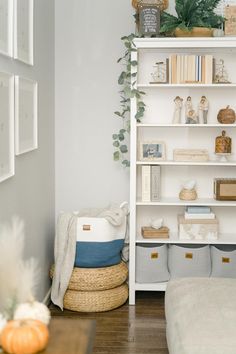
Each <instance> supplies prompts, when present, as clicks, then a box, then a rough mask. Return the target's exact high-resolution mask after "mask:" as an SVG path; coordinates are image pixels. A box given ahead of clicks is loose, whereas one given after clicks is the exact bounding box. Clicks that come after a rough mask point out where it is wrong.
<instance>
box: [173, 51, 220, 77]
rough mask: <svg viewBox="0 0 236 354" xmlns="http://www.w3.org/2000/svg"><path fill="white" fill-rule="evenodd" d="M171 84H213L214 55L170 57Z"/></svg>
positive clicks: (175, 55) (174, 55)
mask: <svg viewBox="0 0 236 354" xmlns="http://www.w3.org/2000/svg"><path fill="white" fill-rule="evenodd" d="M168 62H169V80H170V84H186V83H198V84H212V82H213V67H214V65H213V64H214V58H213V56H212V55H208V54H207V55H194V54H191V55H177V54H172V55H170V57H169V60H168Z"/></svg>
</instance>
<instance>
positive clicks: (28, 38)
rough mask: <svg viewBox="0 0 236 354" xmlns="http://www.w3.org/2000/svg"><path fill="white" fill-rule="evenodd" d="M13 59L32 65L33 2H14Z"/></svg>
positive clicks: (19, 0) (22, 0)
mask: <svg viewBox="0 0 236 354" xmlns="http://www.w3.org/2000/svg"><path fill="white" fill-rule="evenodd" d="M14 58H15V59H18V60H20V61H22V62H24V63H26V64H29V65H34V0H14Z"/></svg>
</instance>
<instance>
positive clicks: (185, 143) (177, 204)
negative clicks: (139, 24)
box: [129, 37, 236, 305]
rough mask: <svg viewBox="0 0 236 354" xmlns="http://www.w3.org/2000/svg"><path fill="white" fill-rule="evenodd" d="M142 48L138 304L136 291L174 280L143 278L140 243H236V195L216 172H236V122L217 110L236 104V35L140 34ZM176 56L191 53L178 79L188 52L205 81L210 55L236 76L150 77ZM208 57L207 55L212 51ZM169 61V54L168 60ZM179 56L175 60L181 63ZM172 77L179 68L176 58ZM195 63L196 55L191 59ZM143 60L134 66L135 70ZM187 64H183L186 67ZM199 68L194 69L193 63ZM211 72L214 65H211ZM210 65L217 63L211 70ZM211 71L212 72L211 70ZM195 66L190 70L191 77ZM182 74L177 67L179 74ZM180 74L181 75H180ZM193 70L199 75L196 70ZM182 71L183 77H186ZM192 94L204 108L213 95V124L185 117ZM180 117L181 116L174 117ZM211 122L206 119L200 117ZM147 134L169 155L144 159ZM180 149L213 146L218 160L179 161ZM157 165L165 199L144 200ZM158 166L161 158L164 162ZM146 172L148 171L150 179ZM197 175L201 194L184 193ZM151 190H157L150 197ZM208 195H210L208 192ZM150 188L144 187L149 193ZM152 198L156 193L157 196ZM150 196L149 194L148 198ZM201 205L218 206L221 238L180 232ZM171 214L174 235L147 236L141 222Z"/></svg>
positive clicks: (136, 179) (136, 158) (134, 160)
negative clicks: (222, 154) (219, 192)
mask: <svg viewBox="0 0 236 354" xmlns="http://www.w3.org/2000/svg"><path fill="white" fill-rule="evenodd" d="M134 42H135V46H136V49H137V51H134V52H132V55H131V56H132V58H131V60H135V61H137V62H138V76H137V83H136V82H135V80H136V78H134V79H133V81H134V82H133V87H134V88H138V89H140V90H142V91H144V92H145V93H146V95H145V96H144V97H143V100H144V102H145V104H146V109H145V114H144V117H143V122H141V123H137V121H136V119H135V115H136V112H137V98H136V97H134V98H131V112H130V114H131V120H130V122H131V130H130V138H131V139H130V140H131V141H130V241H129V244H130V248H129V249H130V257H129V303H130V305H134V304H135V293H136V291H140V290H142V291H165V289H166V285H167V282H162V283H143V284H141V283H138V282H137V281H136V266H137V264H139V265H140V263H137V262H139V260H138V259H137V258H136V246H140V244H147V245H149V246H150V244H154V245H155V244H156V245H159V244H168V245H171V244H189V245H193V244H198V245H199V244H201V245H204V244H205V245H221V247H224V245H231V246H232V245H236V231H235V232H234V230H236V218H235V211H236V209H235V208H236V201H218V200H215V199H214V198H213V181H214V178H235V176H236V129H234V128H236V124H219V123H218V122H217V114H218V112H219V110H220V109H222V108H225V107H226V106H228V105H230V107H231V108H232V109H234V110H235V111H236V98H235V97H236V71H235V62H236V37H222V38H137V39H135V41H134ZM173 56H178V58H179V57H181V56H182V57H183V56H184V60H182V59H180V60H179V61H178V62H180V65H179V66H176V68H177V67H178V69H179V68H181V69H180V70H178V80H173V82H183V81H184V80H186V79H185V77H186V76H185V73H183V70H182V69H183V68H185V66H184V65H185V64H184V63H185V58H186V57H187V58H188V57H190V56H195V59H196V61H195V65H196V66H195V74H196V76H195V78H196V79H197V78H198V79H199V81H202V82H211V80H208V77H207V80H206V79H205V76H203V74H202V76H201V75H200V74H201V73H203V71H200V70H203V69H202V68H203V66H201V65H200V64H199V63H201V64H202V63H204V60H205V59H206V57H207V56H208V58H209V57H212V60H213V57H214V59H215V63H216V62H217V60H220V59H223V60H224V63H225V68H226V69H227V73H228V77H229V80H230V81H232V83H223V84H217V83H212V84H202V83H185V84H168V83H167V84H164V83H163V84H162V83H160V84H150V82H151V81H152V75H151V74H152V73H153V72H154V71H153V69H154V68H153V67H154V66H155V63H157V62H162V61H163V62H165V60H166V59H169V63H170V59H171V58H173ZM204 56H205V58H204V60H202V57H204ZM167 63H168V60H167ZM173 63H174V62H172V64H173ZM169 68H170V71H169V77H170V74H172V73H173V72H175V71H173V70H172V68H174V69H175V67H174V66H169ZM186 68H187V69H189V63H188V64H187V65H186ZM135 70H136V68H134V67H132V73H134V72H135ZM181 70H182V71H181ZM190 72H191V70H190ZM204 73H205V74H206V72H205V71H204ZM208 73H209V70H208ZM208 73H207V74H208ZM188 74H189V72H188V73H187V79H188V81H191V82H192V81H194V80H190V79H189V75H188ZM174 76H175V75H174ZM176 76H177V75H176ZM190 76H191V75H190ZM179 77H180V79H179ZM176 96H180V97H181V98H182V99H183V107H182V111H181V119H180V120H179V121H180V122H181V124H171V122H172V120H173V116H174V109H175V102H174V100H175V98H176ZM188 96H191V98H192V105H193V109H194V110H195V111H196V112H197V110H198V109H199V102H200V99H201V97H202V96H206V97H207V99H208V102H209V114H208V116H207V121H208V124H184V123H185V121H186V117H185V108H186V107H185V103H186V99H187V97H188ZM173 121H176V120H173ZM200 122H201V123H203V120H201V119H200ZM222 130H225V131H226V134H227V136H230V137H231V139H232V155H231V158H230V159H229V160H228V161H226V162H221V161H218V160H217V159H216V156H215V154H214V151H215V139H216V137H218V136H219V135H221V134H222ZM142 142H153V143H158V142H163V143H164V146H165V150H166V154H165V158H166V159H165V160H160V161H153V162H152V161H151V160H150V161H140V154H139V150H140V145H141V143H142ZM174 149H206V150H207V151H208V153H209V158H210V161H206V162H195V161H194V162H191V161H189V162H187V161H184V162H180V161H173V160H172V159H173V151H174ZM148 165H154V166H151V168H150V169H149V172H148V173H149V175H148V177H147V181H148V182H149V183H147V184H148V186H149V187H148V188H149V191H150V181H151V176H152V177H153V176H154V173H155V172H153V171H154V170H160V171H161V174H160V175H158V174H156V176H157V177H156V178H159V179H160V181H161V195H160V199H159V201H156V202H144V201H142V199H141V196H142V182H143V181H145V179H144V178H145V177H146V176H147V174H146V176H145V174H143V175H142V172H143V171H144V172H145V169H146V170H148V169H147V167H146V166H148ZM156 166H160V168H157V167H156ZM142 176H144V178H143V179H142ZM189 180H196V182H197V194H198V196H199V198H198V199H196V200H194V201H186V200H185V201H184V200H180V199H179V192H180V189H181V188H182V186H183V184H184V182H185V181H189ZM150 196H151V192H150V194H149V197H150ZM202 196H203V197H202ZM144 198H145V196H144V195H143V199H144ZM150 199H151V198H149V200H150ZM144 200H145V199H144ZM187 206H198V207H201V206H202V207H210V208H211V211H212V213H214V214H215V215H216V218H217V219H218V221H219V230H220V233H219V238H218V239H217V240H212V241H210V240H207V241H204V240H180V239H179V238H178V231H177V230H178V218H177V216H178V215H179V214H183V213H184V210H185V207H187ZM157 217H158V218H163V220H164V225H165V226H167V227H168V228H169V230H170V238H169V239H146V238H142V236H141V227H142V226H148V225H150V221H151V220H153V219H156V218H157Z"/></svg>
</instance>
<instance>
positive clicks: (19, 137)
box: [15, 76, 38, 155]
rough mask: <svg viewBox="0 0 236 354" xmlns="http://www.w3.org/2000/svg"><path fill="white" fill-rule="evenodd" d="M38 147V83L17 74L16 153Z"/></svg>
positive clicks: (19, 153)
mask: <svg viewBox="0 0 236 354" xmlns="http://www.w3.org/2000/svg"><path fill="white" fill-rule="evenodd" d="M37 148H38V83H37V82H36V81H33V80H30V79H26V78H22V77H20V76H15V154H16V155H21V154H24V153H26V152H30V151H32V150H35V149H37Z"/></svg>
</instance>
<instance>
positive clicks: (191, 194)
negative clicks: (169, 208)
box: [179, 188, 197, 200]
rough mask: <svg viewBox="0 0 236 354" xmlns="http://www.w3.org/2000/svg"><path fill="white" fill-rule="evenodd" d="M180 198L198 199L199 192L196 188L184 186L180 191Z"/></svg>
mask: <svg viewBox="0 0 236 354" xmlns="http://www.w3.org/2000/svg"><path fill="white" fill-rule="evenodd" d="M179 199H181V200H195V199H197V192H196V190H195V189H185V188H183V189H182V190H181V192H180V193H179Z"/></svg>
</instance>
